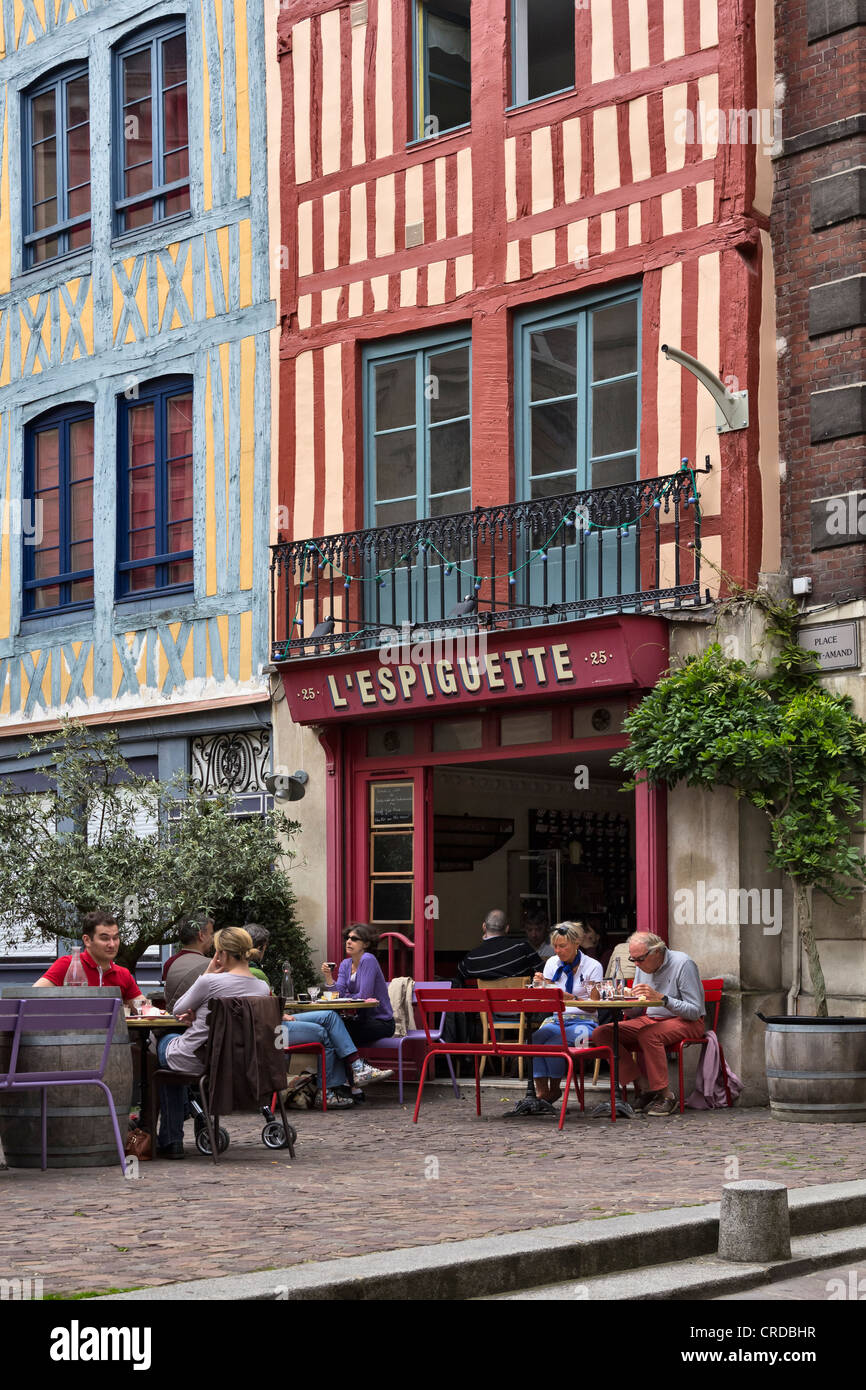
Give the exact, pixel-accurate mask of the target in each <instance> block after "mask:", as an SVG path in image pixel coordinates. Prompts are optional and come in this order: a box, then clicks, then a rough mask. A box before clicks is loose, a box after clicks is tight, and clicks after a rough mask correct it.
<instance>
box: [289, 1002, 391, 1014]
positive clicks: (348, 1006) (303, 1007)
mask: <svg viewBox="0 0 866 1390" xmlns="http://www.w3.org/2000/svg"><path fill="white" fill-rule="evenodd" d="M378 1007H379V1001H378V1000H377V999H373V1000H367V999H316V1000H315V1002H314V1001H313V1000H312V999H303V1000H302V999H284V1000H283V1013H284V1014H310V1013H313V1012H321V1010H323V1009H331V1010H332V1011H333V1012H334V1013H338V1014H346V1013H355V1011H356V1010H358V1009H376V1008H378Z"/></svg>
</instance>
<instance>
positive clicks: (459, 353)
mask: <svg viewBox="0 0 866 1390" xmlns="http://www.w3.org/2000/svg"><path fill="white" fill-rule="evenodd" d="M424 393H425V395H426V396H427V398H428V399H429V401H430V419H431V420H432V421H435V420H451V419H453V417H454V416H455V415H468V414H469V349H468V347H462V348H452V349H451V351H450V352H437V353H431V354H430V356H429V357H428V359H427V379H426V380H425V382H424ZM433 491H434V492H436V491H438V489H437V488H435V487H434V489H433Z"/></svg>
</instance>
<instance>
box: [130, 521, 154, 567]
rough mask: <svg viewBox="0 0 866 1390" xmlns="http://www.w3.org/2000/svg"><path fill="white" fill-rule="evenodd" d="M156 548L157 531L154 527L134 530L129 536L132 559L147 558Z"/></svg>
mask: <svg viewBox="0 0 866 1390" xmlns="http://www.w3.org/2000/svg"><path fill="white" fill-rule="evenodd" d="M155 550H156V532H155V531H154V530H153V529H152V528H147V527H146V528H145V529H144V530H141V531H133V532H132V534H131V536H130V538H129V558H130V560H146V559H147V558H148V556H149V555H153V553H154V551H155Z"/></svg>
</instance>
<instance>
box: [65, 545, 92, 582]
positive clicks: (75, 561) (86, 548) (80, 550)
mask: <svg viewBox="0 0 866 1390" xmlns="http://www.w3.org/2000/svg"><path fill="white" fill-rule="evenodd" d="M92 569H93V541H92V540H86V541H81V543H80V544H79V545H73V546H72V547H71V550H70V557H69V570H70V573H71V574H77V573H78V571H79V570H92Z"/></svg>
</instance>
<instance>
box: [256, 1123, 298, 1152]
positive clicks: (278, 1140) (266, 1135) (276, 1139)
mask: <svg viewBox="0 0 866 1390" xmlns="http://www.w3.org/2000/svg"><path fill="white" fill-rule="evenodd" d="M289 1136H290V1137H291V1141H292V1143H293V1144H294V1142H295V1140H296V1139H297V1137H298V1133H297V1130H296V1129H295V1128H294V1126H293V1125H289ZM262 1143H263V1144H264V1145H265V1146H266V1147H267V1148H269V1149H287V1148H288V1147H289V1140H288V1139H287V1138H286V1131H285V1129H284V1128H283V1126H282V1123H281V1121H280V1120H272V1121H271V1122H270V1124H267V1125H265V1127H264V1129H263V1130H262Z"/></svg>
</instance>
